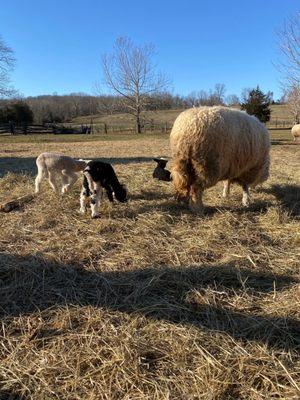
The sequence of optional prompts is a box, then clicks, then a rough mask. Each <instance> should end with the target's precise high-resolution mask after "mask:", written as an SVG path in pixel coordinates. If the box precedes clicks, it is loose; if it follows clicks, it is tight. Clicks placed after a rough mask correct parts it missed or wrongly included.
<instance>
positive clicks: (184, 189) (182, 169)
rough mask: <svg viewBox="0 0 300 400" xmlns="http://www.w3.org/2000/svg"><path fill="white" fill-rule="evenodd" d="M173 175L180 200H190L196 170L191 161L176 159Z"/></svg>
mask: <svg viewBox="0 0 300 400" xmlns="http://www.w3.org/2000/svg"><path fill="white" fill-rule="evenodd" d="M171 175H172V180H173V183H174V187H175V190H176V192H177V196H178V198H179V199H180V198H183V199H186V198H188V197H189V194H190V188H191V185H192V183H193V181H194V179H193V178H194V169H193V167H192V164H191V162H190V160H185V159H181V160H176V159H175V160H174V163H173V168H172V172H171Z"/></svg>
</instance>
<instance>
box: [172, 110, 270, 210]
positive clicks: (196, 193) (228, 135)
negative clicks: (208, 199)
mask: <svg viewBox="0 0 300 400" xmlns="http://www.w3.org/2000/svg"><path fill="white" fill-rule="evenodd" d="M170 143H171V151H172V155H173V168H172V178H173V183H174V187H175V190H176V192H177V195H178V197H179V198H184V199H186V200H188V201H189V203H190V207H191V208H192V210H193V211H195V212H202V211H203V203H202V194H203V191H204V190H205V189H207V188H209V187H211V186H214V185H215V184H216V183H217V182H219V181H222V180H226V181H227V182H226V185H225V188H224V195H225V196H226V195H228V193H229V185H230V184H231V183H238V184H239V185H241V186H242V188H243V200H242V203H243V205H245V206H247V205H249V203H250V196H249V186H255V185H256V184H258V183H261V182H263V181H265V180H266V179H267V178H268V176H269V163H270V158H269V150H270V138H269V133H268V131H267V129H266V128H265V126H264V125H263V124H262V123H261V122H260V121H259V120H258V119H257V118H256V117H254V116H250V115H248V114H247V113H246V112H244V111H239V110H235V109H231V108H226V107H221V106H216V107H199V108H191V109H189V110H186V111H184V112H182V113H181V114H179V116H178V117H177V119H176V120H175V123H174V125H173V128H172V131H171V135H170Z"/></svg>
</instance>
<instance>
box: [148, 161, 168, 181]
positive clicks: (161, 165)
mask: <svg viewBox="0 0 300 400" xmlns="http://www.w3.org/2000/svg"><path fill="white" fill-rule="evenodd" d="M153 160H154V161H155V162H157V167H156V168H155V169H154V171H153V174H152V176H153V178H154V179H158V180H159V181H166V182H170V181H171V180H172V178H171V172H170V171H168V170H167V169H165V167H166V165H167V162H168V160H167V159H165V158H153Z"/></svg>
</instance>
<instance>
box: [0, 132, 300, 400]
mask: <svg viewBox="0 0 300 400" xmlns="http://www.w3.org/2000/svg"><path fill="white" fill-rule="evenodd" d="M281 143H285V142H282V141H280V140H279V141H278V143H276V145H274V146H273V148H272V174H271V178H270V180H269V181H268V183H266V184H265V185H264V186H263V187H260V188H257V189H256V190H255V191H254V192H253V199H254V203H253V205H252V206H251V207H250V208H249V209H245V208H243V207H242V206H241V205H240V202H241V191H240V190H239V188H237V187H236V188H234V190H233V193H232V195H231V198H230V199H229V200H227V201H224V200H223V199H222V198H221V196H220V193H221V185H218V186H216V187H215V188H212V189H210V190H209V191H207V193H206V196H205V202H206V204H207V206H208V207H207V213H206V215H205V216H204V217H202V218H200V217H197V216H194V215H192V214H191V213H190V212H189V211H188V210H187V209H186V208H185V207H183V206H180V205H178V204H176V203H175V202H174V200H173V191H172V186H171V185H170V184H168V183H164V182H161V183H160V182H155V181H153V180H152V178H151V174H152V170H153V168H154V166H155V165H154V163H153V162H151V161H150V160H151V157H152V156H154V155H164V156H168V154H169V146H168V141H167V140H166V139H155V138H151V139H141V140H139V141H138V142H134V141H127V142H126V141H115V142H105V141H102V142H93V143H80V144H78V143H66V144H64V147H62V145H61V144H59V143H48V144H47V145H46V144H44V143H31V144H30V143H29V144H26V143H25V144H17V143H14V144H6V145H5V146H3V147H2V149H1V151H0V157H1V158H0V170H1V175H2V178H1V179H0V200H1V201H2V200H4V199H5V198H7V197H14V196H16V197H17V196H21V195H25V194H27V193H31V192H32V190H33V179H34V177H33V175H34V173H35V169H34V158H35V157H36V155H37V154H38V153H40V152H41V151H44V150H46V149H47V150H50V151H63V152H65V153H67V154H70V155H73V156H76V157H79V156H81V157H106V158H107V157H109V158H111V159H112V161H113V162H114V164H115V168H116V171H117V173H118V175H119V176H120V179H121V181H123V182H126V184H127V185H128V188H129V191H130V198H131V200H130V202H129V203H128V204H127V205H123V204H114V205H113V206H112V205H111V204H110V203H109V202H108V201H105V202H104V203H103V206H102V218H101V219H98V220H91V219H90V215H89V214H87V215H86V216H82V215H80V214H78V212H77V210H78V208H79V207H78V197H79V196H78V194H79V183H78V184H77V186H76V188H75V189H74V191H73V192H72V193H71V194H70V195H68V196H66V197H65V198H59V197H57V196H55V195H54V194H53V193H52V192H51V191H50V189H49V187H48V186H47V184H46V183H45V186H44V191H43V193H42V194H41V195H40V196H39V197H37V198H36V199H35V200H34V201H33V202H32V203H30V204H28V205H26V206H25V207H24V208H23V209H22V210H20V211H15V212H11V213H9V214H1V215H0V218H1V219H0V228H1V229H0V251H1V254H0V293H1V302H0V318H1V330H0V337H1V340H0V344H1V346H0V388H1V389H0V398H4V399H6V398H7V399H9V398H11V399H72V400H74V399H116V400H119V399H124V400H125V399H128V400H129V399H130V400H132V399H143V400H144V399H149V400H150V399H151V400H152V399H157V400H158V399H159V400H163V399H180V400H181V399H205V400H206V399H216V400H217V399H218V400H227V399H245V400H246V399H247V400H249V399H251V400H254V399H255V400H257V399H275V398H276V399H299V397H300V357H299V351H300V307H299V304H300V287H299V279H300V276H299V259H300V229H299V223H300V186H299V182H300V168H299V153H300V146H299V145H282V144H281ZM9 170H14V172H13V173H11V172H8V171H9ZM20 170H21V171H23V173H20ZM1 390H2V392H1ZM1 396H2V397H1ZM9 396H11V397H9Z"/></svg>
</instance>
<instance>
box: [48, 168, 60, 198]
mask: <svg viewBox="0 0 300 400" xmlns="http://www.w3.org/2000/svg"><path fill="white" fill-rule="evenodd" d="M48 180H49V184H50V186H51V187H52V189H53V190H54V192H55V193H58V191H59V189H58V185H57V181H56V176H55V173H53V172H50V171H49V179H48Z"/></svg>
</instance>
